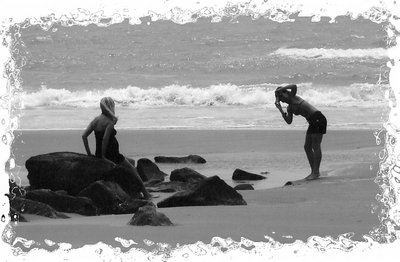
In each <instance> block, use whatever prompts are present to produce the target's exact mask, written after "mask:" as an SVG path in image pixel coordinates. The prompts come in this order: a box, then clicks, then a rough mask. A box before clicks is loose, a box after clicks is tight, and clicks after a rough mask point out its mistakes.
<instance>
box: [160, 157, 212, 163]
mask: <svg viewBox="0 0 400 262" xmlns="http://www.w3.org/2000/svg"><path fill="white" fill-rule="evenodd" d="M154 161H155V162H156V163H165V164H180V163H182V164H188V163H193V164H205V163H206V162H207V161H206V160H205V159H204V158H202V157H201V156H198V155H188V156H185V157H174V156H156V157H155V158H154Z"/></svg>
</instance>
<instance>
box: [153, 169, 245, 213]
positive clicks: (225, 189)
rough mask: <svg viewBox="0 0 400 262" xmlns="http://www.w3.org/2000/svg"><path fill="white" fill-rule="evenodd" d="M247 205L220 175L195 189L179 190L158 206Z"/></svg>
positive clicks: (205, 181) (206, 180)
mask: <svg viewBox="0 0 400 262" xmlns="http://www.w3.org/2000/svg"><path fill="white" fill-rule="evenodd" d="M216 205H247V203H246V201H244V199H243V197H242V196H241V195H240V194H239V193H238V192H237V191H236V190H235V189H233V188H232V187H230V186H229V185H227V184H226V183H225V181H223V180H222V179H220V178H219V177H218V176H213V177H209V178H207V179H205V180H203V181H201V182H200V183H199V184H198V185H197V186H196V187H195V188H194V189H193V190H188V191H183V192H178V193H176V194H174V195H172V196H170V197H168V198H166V199H164V200H162V201H161V202H159V203H158V204H157V206H158V207H177V206H216Z"/></svg>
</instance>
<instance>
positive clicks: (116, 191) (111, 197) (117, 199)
mask: <svg viewBox="0 0 400 262" xmlns="http://www.w3.org/2000/svg"><path fill="white" fill-rule="evenodd" d="M78 196H82V197H88V198H90V199H91V200H92V201H93V202H94V203H95V205H96V206H97V207H98V208H99V211H100V213H101V214H130V213H135V212H136V211H137V210H138V209H139V207H142V206H144V205H147V204H149V201H147V200H140V199H132V198H131V197H130V196H129V195H128V194H127V193H126V192H125V191H124V190H123V189H122V188H121V187H120V185H119V184H117V183H115V182H112V181H102V180H100V181H96V182H94V183H92V184H91V185H89V186H88V187H87V188H85V189H83V190H82V191H81V192H79V194H78Z"/></svg>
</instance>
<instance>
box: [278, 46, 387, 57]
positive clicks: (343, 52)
mask: <svg viewBox="0 0 400 262" xmlns="http://www.w3.org/2000/svg"><path fill="white" fill-rule="evenodd" d="M271 55H277V56H288V57H291V58H294V59H335V58H373V59H387V58H388V52H387V50H386V49H384V48H369V49H325V48H310V49H302V48H279V49H278V50H276V51H274V52H272V53H271Z"/></svg>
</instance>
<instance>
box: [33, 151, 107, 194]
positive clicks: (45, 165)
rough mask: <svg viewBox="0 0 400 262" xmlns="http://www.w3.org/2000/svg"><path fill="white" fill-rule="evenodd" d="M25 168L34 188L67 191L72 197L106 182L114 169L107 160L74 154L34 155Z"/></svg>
mask: <svg viewBox="0 0 400 262" xmlns="http://www.w3.org/2000/svg"><path fill="white" fill-rule="evenodd" d="M25 166H26V169H27V170H28V180H29V184H30V186H31V188H32V189H40V188H45V189H51V190H53V191H57V190H65V191H67V192H68V194H70V195H76V194H78V193H79V192H80V191H81V190H82V189H84V188H85V187H87V186H88V185H90V184H91V183H93V182H95V181H97V180H102V179H104V173H105V172H107V171H109V170H111V169H112V168H113V165H112V164H110V163H108V162H107V161H104V160H102V159H99V158H96V157H90V156H87V155H84V154H79V153H73V152H55V153H49V154H43V155H38V156H33V157H31V158H29V159H28V160H27V161H26V163H25Z"/></svg>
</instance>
